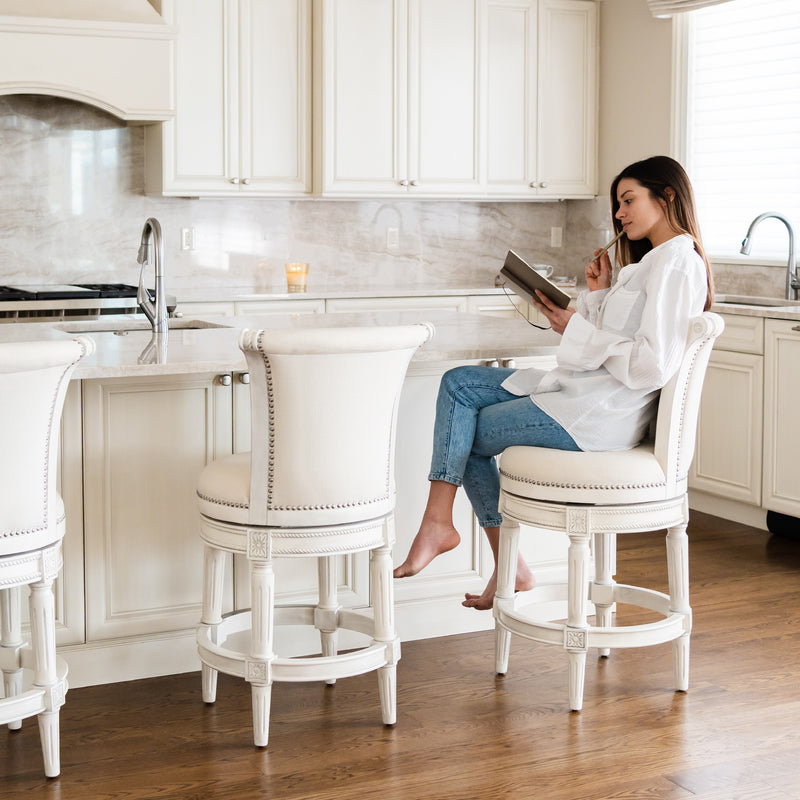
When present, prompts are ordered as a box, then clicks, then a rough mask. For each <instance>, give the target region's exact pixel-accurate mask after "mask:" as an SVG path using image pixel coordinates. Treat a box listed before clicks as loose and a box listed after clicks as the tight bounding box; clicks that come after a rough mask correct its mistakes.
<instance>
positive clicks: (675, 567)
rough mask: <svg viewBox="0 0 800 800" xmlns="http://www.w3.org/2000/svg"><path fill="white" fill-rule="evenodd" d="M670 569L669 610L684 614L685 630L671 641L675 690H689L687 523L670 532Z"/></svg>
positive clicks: (668, 545)
mask: <svg viewBox="0 0 800 800" xmlns="http://www.w3.org/2000/svg"><path fill="white" fill-rule="evenodd" d="M667 570H668V574H669V597H670V611H671V612H672V613H673V614H674V613H678V614H684V615H685V616H684V633H683V634H682V635H681V636H680V637H678V638H677V639H674V640H673V642H672V663H673V672H674V676H675V689H676V691H679V692H685V691H687V690H688V689H689V637H690V635H691V631H692V609H691V606H690V605H689V537H688V536H687V535H686V525H685V524H684V525H676V526H674V527H672V528H670V529H669V530H668V531H667Z"/></svg>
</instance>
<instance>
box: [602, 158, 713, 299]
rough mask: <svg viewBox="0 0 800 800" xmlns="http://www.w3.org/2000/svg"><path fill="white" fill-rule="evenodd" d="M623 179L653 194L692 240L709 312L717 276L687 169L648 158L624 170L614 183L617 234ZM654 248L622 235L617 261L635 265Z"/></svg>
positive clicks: (676, 226)
mask: <svg viewBox="0 0 800 800" xmlns="http://www.w3.org/2000/svg"><path fill="white" fill-rule="evenodd" d="M623 178H631V179H632V180H635V181H637V182H638V183H640V184H641V185H642V186H644V187H645V189H647V190H648V191H649V192H650V195H651V196H652V197H654V198H656V199H659V200H663V201H664V203H665V214H666V217H667V222H668V223H669V226H670V227H671V228H672V230H674V231H675V232H676V233H682V234H686V235H687V236H690V237H691V239H692V241H693V242H694V249H695V250H696V251H697V253H698V255H699V256H700V258H702V259H703V263H704V264H705V265H706V282H707V286H708V290H707V293H706V303H705V310H706V311H708V309H709V308H711V304H712V303H713V302H714V276H713V275H712V273H711V265H710V264H709V263H708V258H707V256H706V253H705V250H704V249H703V240H702V238H701V237H700V226H699V225H698V223H697V212H696V211H695V203H694V191H693V190H692V184H691V182H690V181H689V176H688V175H687V174H686V170H684V168H683V167H682V166H681V165H680V164H679V163H678V162H677V161H675V159H674V158H670V157H669V156H653V157H652V158H646V159H644V160H643V161H637V162H636V163H634V164H631V165H630V166H629V167H626V168H625V169H624V170H622V172H620V173H619V175H617V177H616V178H614V180H613V182H612V184H611V217H612V219H613V221H614V230H615V231H616V232H619V231H621V230H622V223H621V222H620V221H619V220H618V219H617V211H619V200H618V199H617V187H618V186H619V182H620V181H621V180H622V179H623ZM669 190H671V191H669ZM652 249H653V245H652V244H651V243H650V241H649V240H648V239H640V240H638V241H636V242H632V241H630V240H629V239H628V237H627V236H623V237H622V238H621V239H620V240H619V242H617V245H616V261H617V263H618V264H619V265H620V266H625V265H627V264H633V263H635V262H637V261H641V259H642V256H644V254H645V253H647V252H649V251H650V250H652Z"/></svg>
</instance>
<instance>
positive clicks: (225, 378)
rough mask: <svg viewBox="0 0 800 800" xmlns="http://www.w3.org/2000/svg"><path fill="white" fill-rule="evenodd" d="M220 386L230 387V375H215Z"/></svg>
mask: <svg viewBox="0 0 800 800" xmlns="http://www.w3.org/2000/svg"><path fill="white" fill-rule="evenodd" d="M217 380H218V381H219V385H220V386H230V385H231V382H232V379H231V376H230V375H217Z"/></svg>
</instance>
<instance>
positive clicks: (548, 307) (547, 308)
mask: <svg viewBox="0 0 800 800" xmlns="http://www.w3.org/2000/svg"><path fill="white" fill-rule="evenodd" d="M587 269H588V267H587ZM536 306H537V307H538V309H539V311H541V312H542V314H544V315H545V316H546V317H547V320H548V322H549V323H550V327H551V328H552V329H553V330H554V331H555V332H556V333H564V329H565V328H566V327H567V323H568V322H569V318H570V317H571V316H572V315H573V314H574V313H575V309H573V308H561V306H557V305H556V304H555V303H554V302H553V301H552V300H550V299H549V298H548V297H547V295H546V294H544V293H543V292H541V291H540V290H539V289H537V290H536Z"/></svg>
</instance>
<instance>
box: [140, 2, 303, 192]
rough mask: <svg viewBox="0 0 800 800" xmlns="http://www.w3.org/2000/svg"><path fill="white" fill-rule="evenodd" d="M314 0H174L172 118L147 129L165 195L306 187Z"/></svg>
mask: <svg viewBox="0 0 800 800" xmlns="http://www.w3.org/2000/svg"><path fill="white" fill-rule="evenodd" d="M310 6H311V0H269V2H267V1H266V0H175V2H174V14H175V24H176V26H177V28H178V40H177V44H176V68H175V83H176V85H175V96H176V114H175V119H174V120H173V121H170V122H166V123H164V124H163V125H161V126H153V127H151V128H149V129H148V130H147V133H146V160H147V165H146V188H147V191H148V192H150V193H158V194H165V195H181V196H185V195H190V196H191V195H204V196H224V195H237V196H241V195H244V194H249V195H262V196H264V195H266V196H276V195H290V196H298V195H303V194H306V193H308V192H310V190H311V171H310V160H311V138H310V134H311V118H310V114H311V91H310V87H311V70H310V67H311V49H310V45H311V13H310V12H311V7H310Z"/></svg>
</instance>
